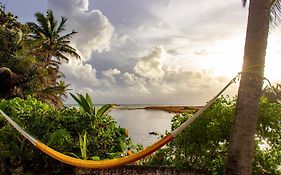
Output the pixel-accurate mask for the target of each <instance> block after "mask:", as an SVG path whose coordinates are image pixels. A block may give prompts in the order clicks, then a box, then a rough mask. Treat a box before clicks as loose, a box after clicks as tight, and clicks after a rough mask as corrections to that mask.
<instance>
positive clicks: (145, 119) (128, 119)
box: [109, 109, 175, 146]
mask: <svg viewBox="0 0 281 175" xmlns="http://www.w3.org/2000/svg"><path fill="white" fill-rule="evenodd" d="M109 114H110V115H111V116H112V117H113V118H114V119H115V120H116V121H117V122H118V124H119V125H120V126H121V127H123V128H127V129H128V130H129V137H131V138H132V140H133V142H134V143H139V144H142V145H143V146H148V145H150V144H152V143H154V142H155V141H157V140H158V136H155V135H150V134H149V132H152V131H153V132H156V133H159V134H165V131H166V130H167V131H170V130H171V119H172V117H173V116H174V115H175V114H170V113H167V112H163V111H148V110H144V109H137V110H112V111H111V112H110V113H109Z"/></svg>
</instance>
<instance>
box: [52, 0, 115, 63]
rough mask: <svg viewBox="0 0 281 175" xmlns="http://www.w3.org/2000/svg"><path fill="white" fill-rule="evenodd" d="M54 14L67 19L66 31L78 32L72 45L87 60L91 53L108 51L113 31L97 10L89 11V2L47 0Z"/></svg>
mask: <svg viewBox="0 0 281 175" xmlns="http://www.w3.org/2000/svg"><path fill="white" fill-rule="evenodd" d="M48 5H49V7H50V8H51V9H54V12H55V14H57V15H60V16H66V17H67V18H68V21H67V27H68V29H74V30H75V31H77V32H78V34H76V35H75V36H74V37H73V39H72V43H73V45H74V46H75V47H76V48H77V49H78V50H79V51H80V52H81V53H82V56H83V59H85V60H89V59H90V58H91V55H92V53H93V52H98V53H100V52H104V51H108V50H109V49H110V47H111V39H112V37H113V36H114V32H115V29H114V27H113V26H112V25H111V23H110V22H109V20H108V18H107V17H106V16H104V15H103V14H102V12H101V11H100V10H98V9H94V10H89V0H69V1H67V2H66V1H65V0H48Z"/></svg>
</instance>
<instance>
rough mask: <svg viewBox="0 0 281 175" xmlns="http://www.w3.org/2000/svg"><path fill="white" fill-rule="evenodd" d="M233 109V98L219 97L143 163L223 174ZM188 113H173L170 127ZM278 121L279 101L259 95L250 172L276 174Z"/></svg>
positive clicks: (280, 116)
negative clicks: (269, 99)
mask: <svg viewBox="0 0 281 175" xmlns="http://www.w3.org/2000/svg"><path fill="white" fill-rule="evenodd" d="M234 110H235V100H234V99H229V98H225V97H221V98H219V99H218V100H217V101H216V102H215V103H214V104H213V105H212V106H211V107H210V108H209V109H208V110H206V111H205V112H204V113H203V114H202V116H201V117H200V118H198V119H197V120H196V121H194V123H192V124H191V125H190V126H189V127H188V128H187V129H186V130H185V131H184V132H183V133H181V134H180V135H179V136H178V137H176V138H175V139H174V140H173V141H172V142H171V143H170V144H168V145H167V146H166V147H165V148H163V149H161V150H160V151H158V152H156V153H155V154H154V155H153V156H152V157H150V158H149V159H148V160H147V162H146V163H148V164H154V165H172V166H176V167H177V168H178V169H201V170H205V171H207V172H210V173H211V174H223V168H224V162H225V160H226V155H227V147H228V140H229V134H230V128H231V122H232V119H233V116H234ZM191 116H192V114H190V113H184V114H180V115H176V116H174V117H173V119H172V126H171V127H172V128H171V129H172V130H173V129H175V128H177V127H178V126H179V125H180V124H181V123H183V122H184V121H186V120H187V119H188V118H190V117H191ZM280 122H281V104H277V103H270V102H268V101H267V99H266V98H262V99H261V102H260V117H259V121H258V131H257V135H256V144H255V155H254V170H253V171H254V172H253V173H254V174H276V175H277V174H280V167H279V170H278V166H280V162H281V143H280V142H281V139H280V138H281V125H280Z"/></svg>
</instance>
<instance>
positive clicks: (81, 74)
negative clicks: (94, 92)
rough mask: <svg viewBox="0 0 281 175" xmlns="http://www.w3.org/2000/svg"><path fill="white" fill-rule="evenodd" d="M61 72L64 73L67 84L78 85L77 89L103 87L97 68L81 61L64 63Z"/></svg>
mask: <svg viewBox="0 0 281 175" xmlns="http://www.w3.org/2000/svg"><path fill="white" fill-rule="evenodd" d="M60 70H61V71H62V72H63V73H64V75H65V79H66V82H67V83H70V84H71V85H76V87H77V89H79V88H81V87H97V86H100V85H101V82H100V80H98V79H97V73H96V70H95V68H93V67H92V65H90V64H84V63H83V62H81V61H80V60H69V62H68V63H63V64H62V65H61V66H60Z"/></svg>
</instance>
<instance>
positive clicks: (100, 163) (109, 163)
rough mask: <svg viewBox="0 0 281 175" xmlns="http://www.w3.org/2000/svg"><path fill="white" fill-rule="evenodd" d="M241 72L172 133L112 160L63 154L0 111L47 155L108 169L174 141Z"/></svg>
mask: <svg viewBox="0 0 281 175" xmlns="http://www.w3.org/2000/svg"><path fill="white" fill-rule="evenodd" d="M239 75H240V73H239V74H238V75H237V76H235V77H234V78H233V79H232V80H231V81H230V82H229V83H228V84H227V85H226V86H225V87H224V88H223V89H222V90H221V91H220V92H219V93H217V95H216V96H214V97H213V98H212V99H211V100H210V101H209V102H208V103H207V104H206V105H205V106H203V107H202V108H200V109H199V110H198V111H197V112H196V113H195V114H194V115H193V116H192V117H190V118H189V119H188V120H186V121H185V122H184V123H182V124H181V125H180V126H179V127H178V128H176V129H175V130H173V131H172V132H171V133H170V134H167V135H166V136H165V137H163V138H162V139H160V140H158V141H157V142H155V143H154V144H152V145H150V146H148V147H147V148H145V149H143V150H141V151H139V152H137V153H135V154H131V155H128V156H124V157H120V158H115V159H111V160H97V161H95V160H82V159H77V158H74V157H71V156H68V155H65V154H62V153H60V152H58V151H56V150H54V149H52V148H50V147H48V146H47V145H45V144H44V143H42V142H40V141H39V140H37V139H35V138H33V137H32V136H31V135H30V134H28V133H27V132H26V131H24V130H23V129H22V128H21V127H20V126H19V125H18V124H17V123H15V122H14V121H13V120H12V119H11V118H10V117H9V116H8V115H6V114H5V113H4V112H3V111H2V110H1V109H0V113H1V114H2V116H3V117H4V118H5V119H6V120H7V121H8V122H9V123H10V124H11V125H12V126H13V127H14V128H15V129H16V130H17V131H18V132H20V133H21V134H22V135H23V136H24V137H25V138H26V139H27V140H29V141H30V142H31V143H32V144H33V145H34V146H35V147H37V148H38V149H39V150H41V151H42V152H44V153H46V154H47V155H49V156H51V157H53V158H54V159H57V160H59V161H60V162H63V163H66V164H69V165H72V166H76V167H81V168H92V169H107V168H113V167H117V166H121V165H124V164H129V163H132V162H135V161H137V160H140V159H142V158H144V157H147V156H148V155H150V154H152V153H154V152H155V151H157V150H158V149H160V148H161V147H163V146H164V145H166V144H167V143H169V142H170V141H172V140H173V139H174V138H175V137H176V136H177V135H179V134H180V133H181V132H182V131H183V130H184V129H185V128H187V127H188V126H189V125H190V124H191V123H192V122H193V121H194V120H196V119H197V118H198V117H199V116H200V115H201V114H202V113H203V112H204V111H205V110H206V109H207V108H208V107H209V106H211V105H212V104H213V103H214V102H215V100H216V99H217V98H218V97H219V96H220V95H221V94H222V93H223V92H224V91H225V90H226V89H227V88H228V87H229V86H230V85H231V84H232V83H235V82H236V79H237V78H238V77H239Z"/></svg>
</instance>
